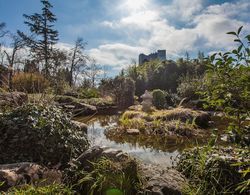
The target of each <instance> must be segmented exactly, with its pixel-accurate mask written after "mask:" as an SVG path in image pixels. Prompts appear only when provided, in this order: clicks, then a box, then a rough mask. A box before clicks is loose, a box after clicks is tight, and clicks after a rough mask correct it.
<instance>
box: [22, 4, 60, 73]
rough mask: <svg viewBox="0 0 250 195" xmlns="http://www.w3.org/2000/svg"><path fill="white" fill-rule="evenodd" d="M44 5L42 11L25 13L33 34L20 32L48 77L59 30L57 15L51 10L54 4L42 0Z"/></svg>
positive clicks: (26, 22)
mask: <svg viewBox="0 0 250 195" xmlns="http://www.w3.org/2000/svg"><path fill="white" fill-rule="evenodd" d="M41 3H42V5H43V8H42V13H41V14H39V13H35V14H32V15H26V14H24V15H23V16H24V18H25V19H26V21H25V22H24V23H25V24H27V26H28V27H29V29H30V32H31V33H32V35H31V36H27V35H25V34H24V33H23V32H20V31H19V32H18V34H19V35H20V36H21V37H22V38H23V39H24V40H25V41H26V44H27V46H28V47H29V48H30V51H31V53H32V54H33V55H34V56H33V57H34V58H36V59H37V60H39V61H40V62H42V63H43V66H44V67H43V71H44V74H45V76H46V77H48V76H49V70H50V68H51V64H50V63H49V61H50V59H51V58H52V56H53V55H52V52H53V45H55V44H56V43H57V41H58V31H57V30H54V23H55V22H56V20H57V19H56V17H55V15H54V14H53V13H52V12H51V11H50V9H51V8H53V6H52V5H51V4H50V2H49V1H48V0H41Z"/></svg>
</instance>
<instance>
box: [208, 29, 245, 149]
mask: <svg viewBox="0 0 250 195" xmlns="http://www.w3.org/2000/svg"><path fill="white" fill-rule="evenodd" d="M241 30H242V27H240V28H239V29H238V31H237V32H229V33H228V34H230V35H234V36H235V37H236V39H235V40H234V41H235V42H237V43H239V46H238V48H237V49H234V50H232V51H229V52H226V53H215V54H213V55H212V56H211V57H210V58H209V59H208V60H209V66H208V68H209V69H208V71H207V75H206V91H205V92H203V95H205V97H206V99H205V100H206V101H207V106H210V107H211V106H212V107H214V108H216V109H219V110H222V111H224V112H225V113H226V114H227V117H228V118H230V119H231V120H232V121H233V122H232V123H231V124H230V126H229V130H230V134H231V135H232V136H231V138H233V140H234V141H236V142H238V143H239V142H241V143H244V144H248V145H249V144H250V141H249V140H248V141H247V140H246V139H247V137H248V139H249V137H250V135H249V130H247V128H246V127H245V126H244V123H243V122H244V121H245V119H246V117H249V114H250V112H249V109H250V102H249V100H250V67H249V64H250V49H249V44H250V35H247V36H246V41H245V40H242V39H241V38H240V32H241ZM246 42H247V45H246Z"/></svg>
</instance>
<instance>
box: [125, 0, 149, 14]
mask: <svg viewBox="0 0 250 195" xmlns="http://www.w3.org/2000/svg"><path fill="white" fill-rule="evenodd" d="M148 4H149V0H125V3H124V7H125V8H127V9H128V10H130V11H139V10H142V9H145V8H146V7H147V6H148Z"/></svg>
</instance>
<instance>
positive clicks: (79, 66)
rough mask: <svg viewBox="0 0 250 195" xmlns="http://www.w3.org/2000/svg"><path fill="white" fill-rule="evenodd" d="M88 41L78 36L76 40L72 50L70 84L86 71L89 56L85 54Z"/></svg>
mask: <svg viewBox="0 0 250 195" xmlns="http://www.w3.org/2000/svg"><path fill="white" fill-rule="evenodd" d="M86 44H87V43H85V42H84V41H83V39H82V38H78V39H77V40H76V42H75V46H74V48H72V49H71V52H70V81H69V85H70V86H71V87H72V85H73V84H74V83H75V81H76V79H77V77H78V75H79V74H80V73H81V72H83V71H84V68H85V67H86V61H87V59H88V57H87V56H86V55H84V54H83V51H84V49H85V46H86Z"/></svg>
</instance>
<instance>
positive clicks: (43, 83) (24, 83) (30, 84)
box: [12, 73, 49, 93]
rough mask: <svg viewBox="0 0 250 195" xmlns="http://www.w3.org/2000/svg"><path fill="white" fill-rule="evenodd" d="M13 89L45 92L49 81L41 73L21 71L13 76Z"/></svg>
mask: <svg viewBox="0 0 250 195" xmlns="http://www.w3.org/2000/svg"><path fill="white" fill-rule="evenodd" d="M12 82H13V89H14V90H17V91H21V92H27V93H43V92H44V91H45V90H46V89H47V88H48V87H49V81H48V80H47V79H45V78H44V77H43V76H42V75H41V74H39V73H19V74H16V75H15V76H14V77H13V81H12Z"/></svg>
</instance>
